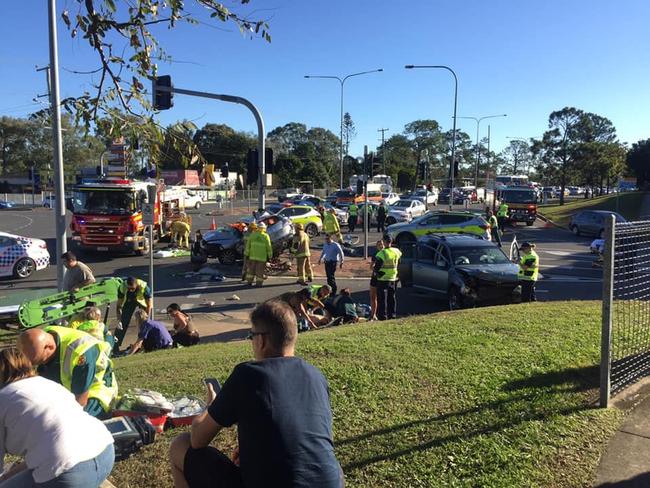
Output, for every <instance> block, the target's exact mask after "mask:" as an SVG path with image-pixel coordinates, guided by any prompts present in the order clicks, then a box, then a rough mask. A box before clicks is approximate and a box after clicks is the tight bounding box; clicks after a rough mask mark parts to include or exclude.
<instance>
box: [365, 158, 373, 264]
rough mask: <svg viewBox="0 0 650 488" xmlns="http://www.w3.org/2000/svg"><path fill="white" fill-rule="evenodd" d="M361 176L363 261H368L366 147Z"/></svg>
mask: <svg viewBox="0 0 650 488" xmlns="http://www.w3.org/2000/svg"><path fill="white" fill-rule="evenodd" d="M371 164H372V163H371ZM363 175H364V176H365V178H364V182H363V259H368V227H370V221H369V220H368V219H369V218H370V216H369V215H368V146H363Z"/></svg>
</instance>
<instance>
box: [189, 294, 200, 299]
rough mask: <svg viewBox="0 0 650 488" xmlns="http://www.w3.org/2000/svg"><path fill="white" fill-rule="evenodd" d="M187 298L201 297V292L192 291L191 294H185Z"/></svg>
mask: <svg viewBox="0 0 650 488" xmlns="http://www.w3.org/2000/svg"><path fill="white" fill-rule="evenodd" d="M187 298H192V299H194V298H201V294H200V293H193V294H192V295H187Z"/></svg>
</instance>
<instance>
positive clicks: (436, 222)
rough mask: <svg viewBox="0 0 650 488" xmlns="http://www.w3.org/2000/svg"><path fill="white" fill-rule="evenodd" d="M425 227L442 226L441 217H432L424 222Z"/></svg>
mask: <svg viewBox="0 0 650 488" xmlns="http://www.w3.org/2000/svg"><path fill="white" fill-rule="evenodd" d="M423 224H425V225H439V224H440V215H431V216H430V217H429V218H428V219H426V220H424V221H423Z"/></svg>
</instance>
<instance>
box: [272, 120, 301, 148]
mask: <svg viewBox="0 0 650 488" xmlns="http://www.w3.org/2000/svg"><path fill="white" fill-rule="evenodd" d="M266 139H267V141H268V144H269V146H270V147H272V148H273V150H274V151H276V152H277V153H278V154H290V153H292V152H295V150H296V148H297V147H298V146H299V145H301V144H304V143H305V142H307V126H306V125H305V124H300V123H298V122H289V123H288V124H285V125H283V126H282V127H276V128H275V129H273V130H272V131H271V132H269V133H268V134H267V136H266Z"/></svg>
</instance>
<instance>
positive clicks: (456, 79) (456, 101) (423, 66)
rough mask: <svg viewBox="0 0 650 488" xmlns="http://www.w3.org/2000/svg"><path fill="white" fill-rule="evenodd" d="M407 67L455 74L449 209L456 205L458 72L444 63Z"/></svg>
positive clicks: (407, 67) (410, 65) (408, 67)
mask: <svg viewBox="0 0 650 488" xmlns="http://www.w3.org/2000/svg"><path fill="white" fill-rule="evenodd" d="M404 68H406V69H416V68H417V69H419V68H428V69H446V70H447V71H449V72H450V73H451V74H452V75H454V128H453V129H452V130H453V134H452V138H451V163H450V166H449V180H450V183H451V184H450V185H449V187H450V188H449V210H451V209H452V207H453V205H454V169H455V168H456V108H457V106H458V77H457V76H456V73H455V72H454V70H453V69H451V68H450V67H449V66H444V65H435V66H432V65H414V64H407V65H406V66H404Z"/></svg>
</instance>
